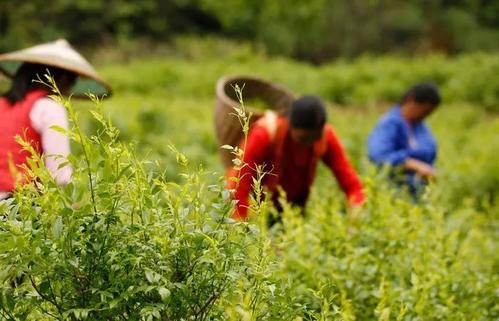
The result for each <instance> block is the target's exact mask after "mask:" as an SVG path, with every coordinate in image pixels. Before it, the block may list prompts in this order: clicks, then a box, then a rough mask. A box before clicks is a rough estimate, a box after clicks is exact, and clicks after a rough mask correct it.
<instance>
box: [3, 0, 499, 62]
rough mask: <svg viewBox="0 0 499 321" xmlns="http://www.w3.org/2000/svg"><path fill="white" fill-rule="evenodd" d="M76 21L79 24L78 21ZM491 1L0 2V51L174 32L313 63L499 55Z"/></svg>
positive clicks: (496, 10) (498, 11)
mask: <svg viewBox="0 0 499 321" xmlns="http://www.w3.org/2000/svg"><path fill="white" fill-rule="evenodd" d="M75 21H77V23H75ZM498 28H499V4H498V2H497V1H493V0H459V1H449V0H438V1H430V0H425V1H416V0H410V1H391V0H374V1H342V0H309V1H299V0H277V1H266V0H237V1H234V0H230V1H227V0H226V1H224V0H169V1H160V0H142V1H133V0H109V1H100V0H75V1H67V0H54V1H51V2H50V5H46V2H44V1H42V0H30V1H21V2H19V1H16V0H3V1H2V2H1V3H0V37H1V39H2V41H1V42H0V51H7V50H13V49H17V48H21V47H25V46H28V45H32V44H34V43H39V42H42V41H49V40H53V39H55V38H57V37H65V38H68V39H69V40H70V41H71V42H72V43H74V44H77V45H79V46H82V45H87V46H88V45H91V46H95V45H100V44H113V43H119V44H123V43H126V42H127V41H129V40H130V39H136V38H146V39H149V40H152V41H165V40H169V39H171V38H172V37H173V36H175V35H179V34H198V35H199V34H215V35H219V36H220V35H223V36H229V37H232V38H237V39H245V40H249V41H250V42H251V43H252V44H253V45H255V46H257V47H261V48H265V49H266V50H267V51H268V52H269V53H272V54H281V55H282V54H284V55H288V56H292V57H295V58H299V59H306V60H309V61H312V62H316V63H323V62H325V61H329V60H331V59H332V58H336V57H353V56H358V55H360V54H364V53H366V52H370V53H385V52H391V53H393V52H398V53H405V54H409V55H412V54H413V53H421V52H433V51H438V52H444V53H451V54H454V53H458V52H470V51H476V50H480V51H497V49H498V48H499V47H498V46H499V42H498V41H497V39H499V30H498Z"/></svg>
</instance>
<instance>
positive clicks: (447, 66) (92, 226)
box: [0, 39, 499, 321]
mask: <svg viewBox="0 0 499 321" xmlns="http://www.w3.org/2000/svg"><path fill="white" fill-rule="evenodd" d="M179 42H180V43H179V44H178V47H177V48H179V50H178V51H177V52H175V53H174V54H172V55H170V56H168V59H165V58H164V57H162V58H151V59H148V60H146V59H140V60H139V59H137V60H132V61H130V63H129V64H128V65H127V66H122V65H119V64H110V65H105V66H102V68H101V70H102V72H103V74H105V76H106V78H109V79H110V80H111V82H112V83H113V85H114V86H115V88H116V92H115V96H113V97H112V98H111V99H110V100H109V101H106V102H105V103H104V104H102V103H100V102H96V103H97V106H95V104H87V103H81V102H77V101H73V102H72V103H73V104H74V105H75V109H80V110H82V111H83V110H85V108H88V109H89V110H90V111H91V112H90V113H87V112H79V113H76V112H74V109H73V108H72V106H71V104H66V107H67V108H68V111H69V115H70V117H71V119H72V125H73V128H72V130H71V131H70V132H69V133H68V134H69V135H70V137H71V139H72V143H73V146H72V147H73V151H74V156H72V157H71V158H70V160H69V161H70V163H71V164H72V166H73V168H74V169H75V174H74V176H73V181H72V182H71V183H70V184H69V185H67V186H64V187H59V186H57V185H56V184H55V183H54V182H53V180H52V179H51V178H50V176H49V174H48V173H47V172H46V170H45V169H44V166H43V160H42V159H40V158H35V159H34V160H33V161H32V163H31V169H32V171H33V175H35V176H36V177H38V179H37V181H36V183H35V182H34V183H32V184H28V185H25V186H23V187H22V188H21V189H20V190H19V191H18V192H17V193H16V195H15V198H14V199H12V200H9V201H4V202H0V213H2V214H3V216H2V220H0V253H1V255H0V281H1V282H0V295H1V296H0V314H1V316H0V318H1V319H5V320H233V321H235V320H244V321H246V320H255V321H256V320H272V321H278V320H293V321H299V320H302V321H303V320H358V321H362V320H373V319H375V320H376V319H377V320H398V321H401V320H404V321H405V320H477V321H481V320H484V321H485V320H495V319H497V318H498V317H499V306H498V304H497V284H498V282H499V279H498V275H497V270H498V267H499V264H498V262H499V256H498V253H499V251H498V250H497V247H498V239H497V230H498V228H499V227H498V216H497V213H498V208H499V189H498V186H499V184H498V181H497V178H498V177H499V164H498V162H497V161H496V159H497V156H496V154H497V153H496V151H497V150H498V148H499V146H498V145H499V141H498V140H497V137H496V136H497V134H496V133H497V131H498V129H499V119H498V118H497V115H495V114H492V113H488V112H486V111H485V108H484V105H485V104H484V105H482V103H483V102H484V101H485V98H484V97H486V95H482V94H483V93H484V92H492V93H494V90H495V88H497V87H496V86H495V85H494V80H493V78H491V77H492V75H491V74H488V72H489V70H495V69H494V68H496V67H495V66H497V59H496V58H495V57H493V56H490V55H468V56H460V57H458V58H456V59H446V58H444V57H442V56H430V57H426V58H421V59H417V60H415V61H410V60H407V59H402V58H394V57H391V58H388V57H380V58H369V57H365V58H361V59H359V60H355V61H353V62H350V63H348V62H338V63H336V64H331V65H326V66H323V67H320V68H319V67H314V66H310V65H306V64H301V63H296V62H293V61H290V60H288V59H281V58H279V59H277V58H267V57H265V56H264V55H261V54H256V53H253V52H252V51H251V50H250V49H249V48H248V47H246V46H240V47H239V46H234V45H233V44H231V43H227V42H222V43H220V42H218V41H214V40H213V39H207V40H205V42H201V41H199V42H197V43H191V42H190V41H189V40H188V39H187V40H185V39H183V40H179ZM206 48H209V50H207V49H206ZM221 60H222V61H221ZM407 65H408V66H407ZM404 66H405V67H407V68H408V69H407V70H406V69H404ZM465 66H466V67H465ZM470 66H472V67H473V68H475V69H476V70H477V71H476V73H474V71H470V69H471V67H470ZM463 68H467V69H463ZM467 72H470V75H467ZM490 72H491V73H492V71H490ZM226 73H252V74H255V73H256V74H259V75H261V76H263V77H266V78H270V79H272V80H276V81H279V82H281V83H284V84H285V85H287V86H288V87H289V88H291V89H292V90H294V91H295V92H297V93H300V94H301V93H306V92H318V93H320V94H322V95H323V96H324V97H325V98H328V100H332V99H331V98H333V97H338V96H335V95H340V94H341V95H342V96H341V97H342V98H341V99H342V101H343V102H349V103H357V104H359V106H352V107H346V106H343V107H340V106H331V108H330V109H329V121H330V122H331V123H332V124H333V126H334V127H335V129H336V131H337V132H338V134H339V136H340V137H341V140H342V142H343V144H344V145H345V147H346V149H347V151H348V154H349V156H350V158H351V159H352V161H353V163H354V164H355V167H356V168H357V169H358V171H359V173H360V174H361V177H362V180H363V182H364V185H365V186H366V192H367V195H368V202H367V204H366V205H365V207H364V208H362V209H359V210H357V211H349V210H346V209H345V206H344V200H343V196H342V194H341V192H340V191H339V189H338V187H337V184H336V183H335V181H334V179H332V178H331V174H330V173H329V172H328V171H327V170H326V169H325V168H324V167H320V168H319V173H318V176H317V180H316V182H315V184H314V188H313V190H312V195H311V199H310V201H309V203H308V207H307V208H306V211H305V216H302V215H301V213H300V211H298V210H296V209H294V208H291V207H290V206H289V205H288V204H284V206H283V208H284V212H283V222H282V224H276V225H275V226H274V227H272V228H271V229H269V228H268V227H267V225H266V218H267V217H268V216H269V215H272V214H273V209H272V208H271V206H270V204H267V203H265V202H264V201H263V200H264V199H265V197H264V195H260V196H259V197H256V198H255V200H254V201H255V202H254V204H253V205H254V206H253V207H252V208H253V209H254V210H255V211H256V212H257V213H256V215H255V217H254V218H252V220H251V222H249V223H236V222H234V221H232V220H231V219H230V218H229V216H230V214H231V213H232V209H233V203H232V201H231V200H230V199H229V197H228V196H229V195H228V193H227V192H226V191H225V190H224V184H223V183H222V182H221V178H220V174H216V172H218V173H221V171H222V168H221V165H220V162H219V159H218V155H217V152H218V146H217V143H216V141H215V137H214V134H213V128H212V110H213V95H214V84H215V81H216V79H217V78H218V77H219V76H220V75H222V74H226ZM413 73H416V75H413ZM479 73H483V75H486V76H483V80H482V79H481V78H480V79H479V77H478V76H477V75H478V74H479ZM346 75H348V76H346ZM376 75H378V77H376ZM383 75H390V77H388V76H387V77H383ZM449 75H452V77H451V76H449ZM334 77H337V78H334ZM350 77H351V78H350ZM413 77H414V78H413ZM425 77H429V78H432V77H433V78H436V79H434V80H436V81H437V82H438V83H439V84H440V85H441V86H442V88H443V91H444V94H445V96H446V99H445V101H444V104H443V105H442V106H441V107H440V108H439V109H438V110H437V111H436V112H435V114H434V115H432V116H431V117H430V119H429V123H430V124H429V125H430V126H431V128H432V129H433V131H434V133H435V136H436V138H437V141H438V143H439V157H438V163H437V170H438V181H437V182H436V183H435V184H434V185H432V186H429V187H428V189H427V190H426V193H425V195H424V197H423V199H422V200H421V201H420V202H419V203H417V204H416V203H414V202H413V201H412V200H410V199H407V198H406V197H405V196H404V195H403V193H401V192H400V191H397V190H394V189H393V187H392V186H390V185H389V184H388V183H387V180H386V177H384V176H383V174H382V173H378V171H377V170H376V169H375V168H373V167H372V166H370V165H369V163H368V162H367V160H366V155H365V141H366V138H367V135H368V133H369V131H370V129H371V128H372V126H373V125H374V122H375V121H376V119H377V118H378V117H379V115H380V114H381V112H382V111H384V109H383V108H381V107H380V106H379V105H376V104H374V103H372V104H368V102H378V101H384V100H389V99H390V100H392V99H397V98H398V96H399V95H400V94H401V92H400V91H403V90H404V89H405V86H406V85H408V84H409V83H410V82H412V81H415V80H419V79H420V78H425ZM333 79H334V81H333ZM340 80H342V81H343V83H344V84H345V87H344V88H345V89H344V90H345V92H344V93H343V92H342V91H341V90H339V89H334V90H333V89H332V88H333V83H334V84H337V85H338V86H339V85H341V82H340ZM489 81H490V82H491V84H490V85H489V86H490V87H487V85H488V82H489ZM475 82H476V83H477V84H475ZM480 84H481V85H480ZM469 86H475V87H473V88H475V89H476V90H477V91H478V92H479V93H480V94H477V96H467V95H469V94H470V93H471V92H470V91H468V90H466V91H465V92H464V93H463V92H462V91H461V90H460V89H461V88H467V87H469ZM483 87H486V88H489V89H484V88H483ZM482 90H483V91H482ZM328 93H329V94H328ZM333 93H334V95H333ZM492 97H494V98H493V99H495V100H492V104H491V105H490V106H491V107H489V108H491V109H494V108H497V107H494V106H497V103H496V102H497V100H496V99H497V96H495V94H492ZM243 98H244V90H243ZM339 100H340V99H339V98H338V100H336V101H339ZM466 100H468V101H471V102H473V103H472V104H470V103H466V102H464V101H466ZM451 101H454V103H450V102H451ZM364 104H365V106H364ZM363 106H364V107H368V108H356V107H363ZM496 110H497V109H496ZM111 119H112V121H111ZM114 124H115V125H114ZM26 147H29V146H26Z"/></svg>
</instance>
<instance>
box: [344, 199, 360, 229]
mask: <svg viewBox="0 0 499 321" xmlns="http://www.w3.org/2000/svg"><path fill="white" fill-rule="evenodd" d="M361 221H362V205H353V206H349V207H348V209H347V224H348V232H349V233H350V234H355V233H357V232H358V230H359V225H360V223H361Z"/></svg>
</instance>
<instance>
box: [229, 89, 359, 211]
mask: <svg viewBox="0 0 499 321" xmlns="http://www.w3.org/2000/svg"><path fill="white" fill-rule="evenodd" d="M243 160H244V163H245V164H247V166H244V167H243V168H242V169H241V170H240V173H238V172H237V170H235V169H232V171H231V173H230V174H229V175H228V176H229V177H231V176H234V177H237V176H238V175H240V176H239V177H240V178H241V179H240V181H239V183H238V184H235V183H232V186H229V188H235V195H234V196H235V198H236V200H237V201H238V202H237V206H236V210H235V213H234V217H235V218H236V219H240V220H245V219H247V217H248V204H249V203H248V197H249V195H250V193H251V191H252V181H253V178H254V177H256V175H257V173H256V167H257V166H259V165H260V166H264V169H265V170H266V171H268V172H269V173H268V174H266V175H265V176H264V178H263V183H264V185H265V187H266V188H268V190H269V191H270V192H271V195H272V200H273V202H274V204H275V205H276V207H277V208H278V209H279V208H280V207H279V203H278V196H279V195H278V194H279V193H278V192H277V188H278V186H280V187H281V188H282V190H283V191H284V192H285V193H286V197H287V201H289V202H290V203H291V204H293V205H297V206H299V207H304V206H305V204H306V202H307V198H308V196H309V193H310V186H311V184H312V182H313V181H314V178H315V174H316V169H317V163H318V162H319V160H322V161H323V162H324V163H325V164H326V165H327V166H328V167H329V168H330V169H331V170H332V172H333V173H334V175H335V176H336V179H337V181H338V183H339V185H340V187H341V189H342V190H343V192H344V193H345V195H346V198H347V201H348V203H349V204H350V205H361V204H362V203H363V202H364V199H365V196H364V193H363V190H362V184H361V182H360V180H359V178H358V177H357V175H356V173H355V170H354V169H353V168H352V166H351V165H350V162H349V161H348V158H347V155H346V153H345V151H344V149H343V147H342V145H341V143H340V141H339V139H338V137H337V136H336V133H335V132H334V130H333V128H332V127H331V126H330V125H328V124H326V109H325V106H324V104H323V103H322V101H321V100H320V98H318V97H316V96H303V97H301V98H299V99H297V100H295V101H294V102H293V103H292V105H291V106H290V109H289V111H288V114H287V115H286V116H280V115H277V114H276V113H273V112H267V113H266V114H265V115H264V116H263V117H262V118H260V119H259V120H257V121H256V123H255V124H254V125H253V126H252V127H251V129H250V131H249V134H248V137H247V143H246V149H245V153H244V158H243ZM229 181H230V180H229ZM229 185H230V184H229Z"/></svg>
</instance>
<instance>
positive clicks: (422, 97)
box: [400, 83, 442, 107]
mask: <svg viewBox="0 0 499 321" xmlns="http://www.w3.org/2000/svg"><path fill="white" fill-rule="evenodd" d="M409 99H412V100H414V101H415V102H417V103H420V104H424V103H429V104H431V105H432V106H434V107H436V106H438V105H440V102H441V101H442V98H441V97H440V93H439V91H438V88H437V86H436V85H435V84H433V83H419V84H416V85H414V86H413V87H411V88H410V89H409V90H408V91H407V92H406V93H405V94H404V95H403V96H402V99H401V100H400V104H403V103H404V102H406V101H407V100H409Z"/></svg>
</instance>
